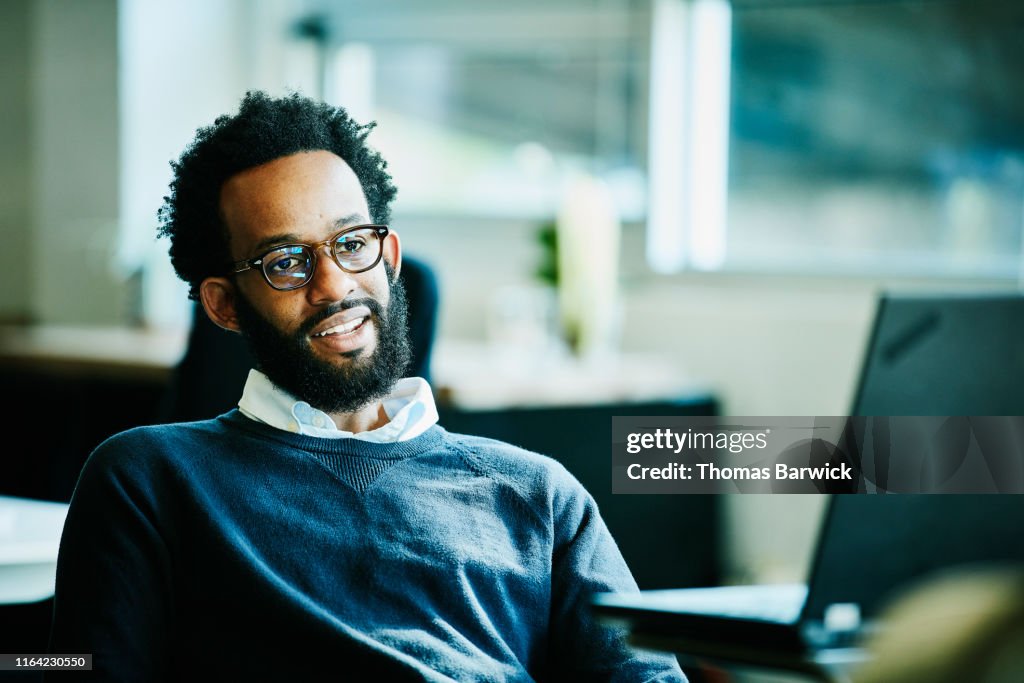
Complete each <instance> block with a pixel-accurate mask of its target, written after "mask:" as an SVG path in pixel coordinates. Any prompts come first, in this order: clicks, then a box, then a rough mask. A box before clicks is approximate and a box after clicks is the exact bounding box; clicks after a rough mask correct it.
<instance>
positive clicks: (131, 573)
mask: <svg viewBox="0 0 1024 683" xmlns="http://www.w3.org/2000/svg"><path fill="white" fill-rule="evenodd" d="M139 441H141V440H131V439H123V438H120V439H119V438H116V437H115V439H114V440H111V441H108V442H106V443H105V444H103V445H102V446H100V448H98V449H97V450H96V452H94V453H93V454H92V456H91V457H90V458H89V460H88V462H87V463H86V466H85V468H84V470H83V471H82V475H81V477H80V478H79V481H78V485H77V486H76V488H75V493H74V496H73V498H72V500H71V507H70V509H69V511H68V517H67V522H66V523H65V525H64V533H63V535H62V537H61V543H60V554H59V556H58V560H57V583H56V595H55V598H54V617H53V629H52V632H51V636H50V651H51V652H52V653H55V654H56V653H68V654H71V653H88V654H92V655H93V670H92V672H91V673H88V674H85V675H84V676H83V677H84V678H88V679H102V680H159V679H160V678H161V677H163V676H165V675H167V669H168V663H167V646H168V640H169V624H170V618H171V600H172V592H173V585H172V582H171V576H170V567H171V562H170V558H169V553H168V549H167V545H166V543H165V539H164V538H163V537H162V536H161V530H160V529H159V528H158V526H157V523H156V520H157V511H156V509H155V503H154V495H153V492H152V491H150V490H147V489H148V487H147V485H146V484H145V483H144V482H146V481H147V480H148V478H147V477H145V476H139V475H140V474H141V473H140V472H138V471H133V469H132V468H131V467H130V466H128V465H127V463H129V462H130V461H131V460H132V456H133V455H134V456H139V455H148V454H143V453H131V452H130V450H129V447H128V446H127V444H131V443H134V444H136V446H138V445H140V444H139ZM122 444H125V445H122ZM136 462H142V458H136ZM53 676H59V677H63V676H64V674H54V675H53Z"/></svg>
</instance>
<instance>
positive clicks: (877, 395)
mask: <svg viewBox="0 0 1024 683" xmlns="http://www.w3.org/2000/svg"><path fill="white" fill-rule="evenodd" d="M1022 340H1024V296H1022V295H1020V294H1015V293H1008V294H996V295H984V296H967V295H964V296H932V297H925V296H916V297H915V296H891V295H883V296H882V298H881V299H880V300H879V304H878V312H877V314H876V316H875V326H874V330H873V332H872V335H871V341H870V342H869V345H868V352H867V354H866V357H865V359H864V364H863V369H862V371H861V377H860V384H859V386H858V391H857V396H856V398H855V399H854V402H853V408H852V412H851V414H852V415H1024V391H1022V390H1021V387H1022V386H1024V343H1022Z"/></svg>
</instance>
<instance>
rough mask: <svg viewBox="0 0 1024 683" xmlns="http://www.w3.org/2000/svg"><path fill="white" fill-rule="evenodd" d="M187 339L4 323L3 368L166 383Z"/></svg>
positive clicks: (177, 334)
mask: <svg viewBox="0 0 1024 683" xmlns="http://www.w3.org/2000/svg"><path fill="white" fill-rule="evenodd" d="M187 336H188V332H187V330H144V329H133V328H127V327H97V326H84V325H83V326H75V325H27V326H26V325H0V368H2V369H4V370H17V371H35V372H45V373H48V374H62V375H65V376H69V375H70V376H76V377H82V376H99V377H103V378H105V379H116V378H121V379H135V380H142V381H153V382H164V381H166V380H167V378H168V376H169V373H170V370H171V368H173V367H174V366H175V364H177V362H178V360H179V359H180V358H181V355H182V353H183V352H184V350H185V340H186V338H187Z"/></svg>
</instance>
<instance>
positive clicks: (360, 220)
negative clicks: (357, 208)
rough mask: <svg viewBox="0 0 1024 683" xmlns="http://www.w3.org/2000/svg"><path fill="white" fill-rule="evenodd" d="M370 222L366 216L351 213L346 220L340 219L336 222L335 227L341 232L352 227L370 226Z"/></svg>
mask: <svg viewBox="0 0 1024 683" xmlns="http://www.w3.org/2000/svg"><path fill="white" fill-rule="evenodd" d="M369 222H370V219H369V218H367V217H366V216H364V215H363V214H361V213H359V212H356V213H350V214H349V215H347V216H345V217H344V218H339V219H338V220H336V221H334V227H336V228H337V229H338V230H341V229H342V228H347V227H348V226H350V225H367V224H369Z"/></svg>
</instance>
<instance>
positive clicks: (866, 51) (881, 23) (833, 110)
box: [693, 0, 1024, 278]
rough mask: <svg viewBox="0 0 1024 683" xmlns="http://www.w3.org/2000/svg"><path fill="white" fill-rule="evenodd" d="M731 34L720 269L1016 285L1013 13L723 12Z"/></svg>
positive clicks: (1020, 104)
mask: <svg viewBox="0 0 1024 683" xmlns="http://www.w3.org/2000/svg"><path fill="white" fill-rule="evenodd" d="M732 25H733V35H732V44H733V49H732V62H733V63H732V70H731V73H732V87H731V94H732V97H731V127H730V130H731V132H730V140H729V147H730V151H729V204H728V210H729V218H728V223H727V224H728V229H727V237H726V239H725V240H724V242H725V244H726V248H725V253H724V262H723V264H722V265H723V267H724V268H727V269H740V270H745V269H754V270H761V271H763V270H780V271H805V272H806V271H817V272H820V271H830V272H846V273H858V274H899V275H941V276H975V275H977V276H984V277H1006V278H1015V277H1017V276H1018V275H1019V273H1020V271H1021V262H1022V259H1021V256H1022V254H1021V246H1022V245H1021V231H1022V214H1024V94H1022V93H1024V90H1022V89H1021V88H1020V85H1019V81H1020V74H1021V73H1022V71H1024V4H1021V3H1018V2H1006V1H1005V0H971V1H958V2H945V1H931V2H926V1H922V0H918V1H900V0H894V1H889V2H867V1H864V2H841V3H840V2H820V1H818V2H810V1H806V2H805V1H800V0H785V1H783V0H736V1H735V2H734V3H733V24H732ZM712 227H713V226H712ZM693 229H694V230H696V231H698V232H699V231H700V229H701V226H699V225H698V226H694V227H693Z"/></svg>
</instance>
